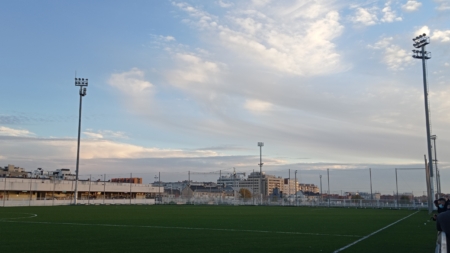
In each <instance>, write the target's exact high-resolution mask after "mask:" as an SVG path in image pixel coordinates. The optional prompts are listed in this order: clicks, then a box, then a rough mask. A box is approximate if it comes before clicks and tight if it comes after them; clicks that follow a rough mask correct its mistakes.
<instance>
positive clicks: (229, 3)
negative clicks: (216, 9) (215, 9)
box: [218, 0, 234, 8]
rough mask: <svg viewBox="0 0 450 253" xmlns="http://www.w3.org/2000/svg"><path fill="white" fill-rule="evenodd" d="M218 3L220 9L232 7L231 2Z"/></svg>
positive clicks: (221, 0)
mask: <svg viewBox="0 0 450 253" xmlns="http://www.w3.org/2000/svg"><path fill="white" fill-rule="evenodd" d="M218 3H219V5H220V7H222V8H230V7H232V6H233V5H234V4H233V3H231V2H227V1H223V0H219V2H218Z"/></svg>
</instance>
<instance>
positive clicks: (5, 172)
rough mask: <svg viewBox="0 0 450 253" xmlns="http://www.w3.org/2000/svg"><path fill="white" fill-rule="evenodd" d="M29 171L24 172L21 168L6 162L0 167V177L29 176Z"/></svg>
mask: <svg viewBox="0 0 450 253" xmlns="http://www.w3.org/2000/svg"><path fill="white" fill-rule="evenodd" d="M29 175H30V173H29V172H26V171H25V170H24V169H23V168H20V167H15V166H14V165H12V164H8V166H5V167H4V168H0V177H22V178H26V177H29Z"/></svg>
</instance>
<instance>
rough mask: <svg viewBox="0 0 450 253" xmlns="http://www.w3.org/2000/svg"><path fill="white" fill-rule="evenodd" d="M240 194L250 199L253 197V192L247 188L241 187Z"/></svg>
mask: <svg viewBox="0 0 450 253" xmlns="http://www.w3.org/2000/svg"><path fill="white" fill-rule="evenodd" d="M239 194H240V195H241V198H244V199H249V198H251V197H252V193H251V192H250V191H249V190H248V189H247V188H241V189H240V190H239Z"/></svg>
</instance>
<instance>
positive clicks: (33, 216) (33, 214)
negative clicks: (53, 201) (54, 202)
mask: <svg viewBox="0 0 450 253" xmlns="http://www.w3.org/2000/svg"><path fill="white" fill-rule="evenodd" d="M19 214H31V216H26V217H14V218H0V221H3V220H13V219H27V218H35V217H37V216H38V215H37V214H35V213H19Z"/></svg>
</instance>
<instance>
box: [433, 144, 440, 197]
mask: <svg viewBox="0 0 450 253" xmlns="http://www.w3.org/2000/svg"><path fill="white" fill-rule="evenodd" d="M431 139H432V140H433V148H434V159H433V161H434V165H435V167H436V193H437V194H440V193H441V175H440V173H439V169H438V159H437V150H436V139H437V136H436V135H432V136H431Z"/></svg>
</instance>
